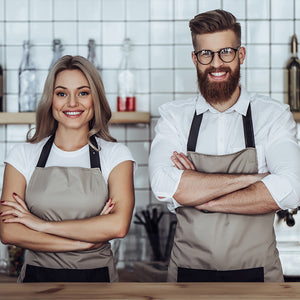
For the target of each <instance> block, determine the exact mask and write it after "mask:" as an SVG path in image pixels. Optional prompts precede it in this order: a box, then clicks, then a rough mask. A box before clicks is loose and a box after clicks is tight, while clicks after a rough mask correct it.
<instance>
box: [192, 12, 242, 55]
mask: <svg viewBox="0 0 300 300" xmlns="http://www.w3.org/2000/svg"><path fill="white" fill-rule="evenodd" d="M189 26H190V30H191V34H192V41H193V46H194V49H195V50H196V44H197V42H196V36H197V35H198V34H204V33H214V32H218V31H224V30H232V31H233V32H234V33H235V35H236V37H237V43H238V46H240V45H241V25H240V23H238V22H237V21H236V18H235V16H234V15H233V14H231V13H230V12H227V11H225V10H222V9H216V10H211V11H207V12H205V13H202V14H199V15H197V16H195V17H194V18H193V19H192V20H190V23H189Z"/></svg>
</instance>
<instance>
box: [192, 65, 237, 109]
mask: <svg viewBox="0 0 300 300" xmlns="http://www.w3.org/2000/svg"><path fill="white" fill-rule="evenodd" d="M215 72H228V73H229V77H228V79H227V80H226V81H222V82H212V81H211V80H209V78H208V76H209V73H215ZM240 74H241V72H240V64H238V66H237V67H236V68H235V69H234V70H232V69H230V68H229V67H221V68H218V69H216V68H214V67H210V68H208V69H207V70H205V71H204V72H201V71H199V69H198V68H197V77H198V87H199V90H200V92H201V94H202V96H203V97H204V99H205V100H206V101H207V102H208V103H210V104H222V103H224V102H226V101H228V100H229V99H230V98H231V96H232V95H233V93H234V91H235V90H236V88H237V86H238V85H239V81H240Z"/></svg>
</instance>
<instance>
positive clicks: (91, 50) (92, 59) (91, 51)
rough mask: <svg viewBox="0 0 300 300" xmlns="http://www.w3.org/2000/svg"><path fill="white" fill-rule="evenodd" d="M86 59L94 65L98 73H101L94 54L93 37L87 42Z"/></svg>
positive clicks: (94, 44)
mask: <svg viewBox="0 0 300 300" xmlns="http://www.w3.org/2000/svg"><path fill="white" fill-rule="evenodd" d="M87 59H88V60H89V61H90V62H91V63H92V64H93V65H94V66H95V67H96V69H97V70H98V72H99V73H101V69H100V67H99V65H98V63H97V56H96V43H95V40H94V39H89V43H88V57H87Z"/></svg>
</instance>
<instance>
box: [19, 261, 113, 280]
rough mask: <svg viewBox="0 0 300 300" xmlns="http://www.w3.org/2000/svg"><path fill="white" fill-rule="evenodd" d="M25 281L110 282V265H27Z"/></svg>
mask: <svg viewBox="0 0 300 300" xmlns="http://www.w3.org/2000/svg"><path fill="white" fill-rule="evenodd" d="M23 282H110V280H109V272H108V267H103V268H97V269H52V268H44V267H37V266H32V265H26V272H25V277H24V280H23Z"/></svg>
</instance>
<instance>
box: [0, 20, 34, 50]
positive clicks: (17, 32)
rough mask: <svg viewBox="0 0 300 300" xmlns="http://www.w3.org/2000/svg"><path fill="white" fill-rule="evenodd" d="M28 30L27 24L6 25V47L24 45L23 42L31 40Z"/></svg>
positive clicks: (11, 23)
mask: <svg viewBox="0 0 300 300" xmlns="http://www.w3.org/2000/svg"><path fill="white" fill-rule="evenodd" d="M28 28H29V24H28V23H27V22H7V23H5V30H6V45H23V41H24V40H28V39H29V35H28Z"/></svg>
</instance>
